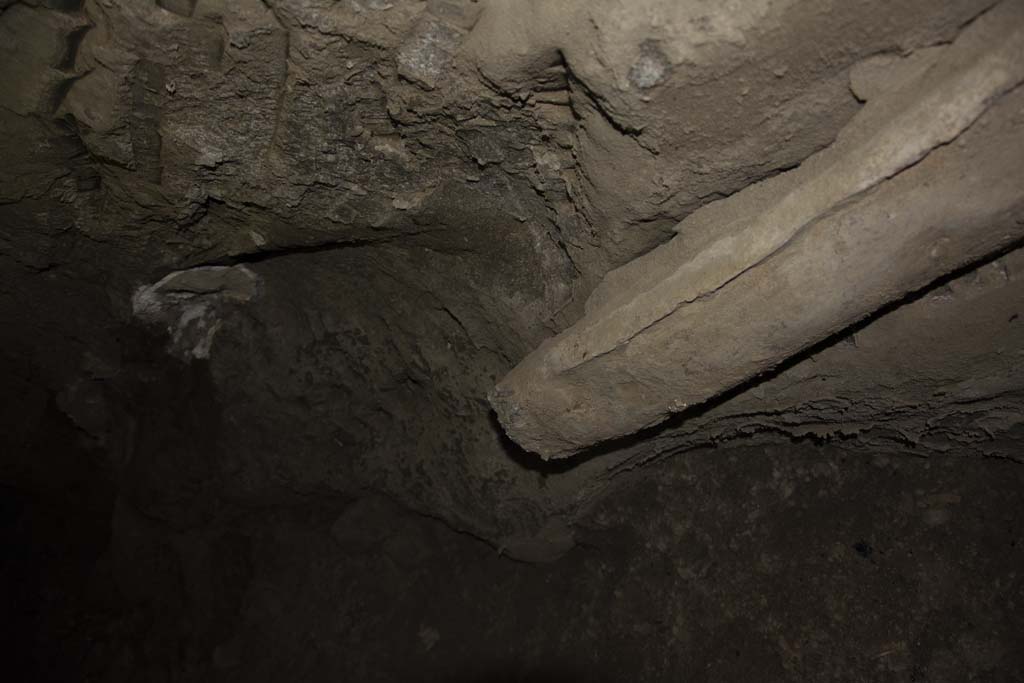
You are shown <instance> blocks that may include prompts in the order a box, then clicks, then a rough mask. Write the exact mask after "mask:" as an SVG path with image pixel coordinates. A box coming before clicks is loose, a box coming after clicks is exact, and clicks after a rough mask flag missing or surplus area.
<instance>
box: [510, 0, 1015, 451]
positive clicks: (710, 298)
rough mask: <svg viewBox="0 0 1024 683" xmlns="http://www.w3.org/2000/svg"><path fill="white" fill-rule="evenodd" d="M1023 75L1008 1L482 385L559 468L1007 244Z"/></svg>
mask: <svg viewBox="0 0 1024 683" xmlns="http://www.w3.org/2000/svg"><path fill="white" fill-rule="evenodd" d="M1022 81H1024V6H1022V5H1020V4H1019V3H1004V4H1003V5H1001V6H999V7H997V8H996V9H994V10H993V11H991V12H989V13H988V14H986V15H985V16H983V17H982V18H980V19H979V20H978V21H977V22H975V23H974V24H973V25H972V26H970V27H969V28H968V29H966V30H965V31H964V32H963V33H962V34H961V36H960V37H959V38H958V40H957V41H956V42H955V43H954V44H952V45H950V46H949V47H947V48H945V49H943V50H942V53H941V54H939V55H938V57H937V59H935V62H934V64H932V65H931V66H930V67H929V68H927V69H925V70H923V72H921V73H919V74H916V75H915V76H914V77H913V78H911V79H910V81H909V82H901V83H899V84H897V86H898V87H892V88H886V87H884V85H883V86H882V87H879V88H876V89H875V92H876V93H877V99H876V100H874V101H869V102H868V104H867V105H865V107H864V108H863V110H862V111H861V112H860V113H859V114H858V115H857V116H856V117H855V118H854V120H853V121H852V122H851V123H850V125H849V126H848V127H847V128H846V129H845V130H844V131H843V133H842V134H841V135H840V137H839V139H838V140H837V141H836V142H835V144H833V145H832V146H831V147H829V148H828V149H826V150H825V151H823V152H821V153H820V154H818V155H816V156H815V157H812V158H811V159H809V160H808V161H807V162H805V163H804V164H803V165H801V167H800V168H798V169H796V170H794V171H791V172H789V173H786V174H783V175H781V176H777V177H776V178H773V179H771V180H769V181H766V182H764V183H761V184H758V185H755V186H752V187H749V188H747V189H746V190H744V191H743V192H741V193H739V194H737V195H734V196H733V197H730V198H729V199H726V200H723V201H721V202H718V203H716V204H712V205H709V206H708V207H706V208H704V209H702V210H701V211H698V212H697V213H695V214H693V215H692V216H690V217H689V218H688V219H686V220H685V221H683V223H682V224H680V226H679V227H678V228H677V232H678V233H679V234H678V236H677V237H676V238H675V239H673V240H672V241H671V242H669V243H668V244H666V245H664V246H662V247H660V248H658V249H656V250H655V251H653V252H651V253H649V254H647V255H645V256H644V257H642V258H640V259H637V260H636V261H634V262H632V263H630V264H627V265H626V266H624V267H623V268H620V269H619V270H617V271H614V272H612V273H611V274H609V276H608V277H607V278H606V279H605V281H604V282H603V283H602V285H601V286H600V287H598V289H597V290H596V291H595V293H594V294H593V296H592V297H591V300H590V301H589V302H588V305H587V313H586V315H585V316H584V317H583V319H582V320H580V321H579V322H578V323H577V324H576V325H575V326H573V327H572V328H570V329H568V330H566V331H565V332H563V333H562V334H560V335H558V336H557V337H555V338H554V339H551V340H549V341H547V342H546V343H544V344H542V345H541V346H540V348H538V349H537V350H536V351H534V352H533V353H532V354H530V355H529V356H528V357H527V358H526V359H525V360H524V361H523V362H522V363H520V364H519V365H518V366H517V367H516V368H514V369H513V370H512V372H511V373H509V375H508V376H507V377H505V378H504V379H503V380H502V381H501V382H500V383H499V384H498V386H497V387H496V389H495V390H494V391H493V392H492V395H491V402H492V404H493V406H494V408H495V410H496V411H497V413H498V416H499V418H500V419H501V421H502V424H503V425H504V426H505V428H506V430H507V431H508V433H509V435H510V436H511V437H512V438H513V439H515V440H516V441H517V442H518V443H519V444H520V445H522V446H523V447H525V448H527V449H529V450H531V451H534V452H537V453H539V454H540V455H541V456H543V457H545V458H560V457H568V456H570V455H573V454H575V453H578V452H580V451H581V450H584V449H586V448H588V447H590V446H592V445H594V444H596V443H599V442H602V441H606V440H610V439H614V438H617V437H621V436H624V435H628V434H631V433H633V432H636V431H638V430H641V429H643V428H645V427H649V426H652V425H655V424H658V423H659V422H661V421H662V420H664V419H665V418H666V417H668V416H669V415H671V414H673V413H677V412H680V411H682V410H684V409H686V408H687V407H690V406H693V405H698V404H701V403H704V402H706V401H708V400H709V399H711V398H713V397H715V396H717V395H720V394H722V393H723V392H725V391H728V390H730V389H732V388H735V387H737V386H740V385H742V384H743V383H744V382H747V381H750V380H751V379H753V378H755V377H757V376H758V375H761V374H763V373H765V372H768V371H771V370H772V369H773V368H775V367H777V366H778V365H780V364H781V363H783V362H784V361H786V360H787V359H788V358H791V357H792V356H794V355H795V354H798V353H800V352H801V351H803V350H805V349H807V348H808V347H809V346H811V345H813V344H815V343H818V342H820V341H822V340H824V339H826V338H828V337H829V336H831V335H833V334H835V333H837V332H839V331H841V330H843V329H845V328H847V327H848V326H850V325H852V324H854V323H856V322H857V321H859V320H862V319H863V318H865V317H866V316H868V315H870V314H871V313H873V312H874V311H876V310H878V309H879V308H881V307H883V306H885V305H886V304H889V303H891V302H894V301H898V300H899V299H900V298H902V297H904V296H906V295H907V294H908V293H910V292H914V291H916V290H919V289H920V288H922V287H925V286H927V285H928V284H929V283H931V282H933V281H934V280H936V279H937V278H940V277H942V276H943V275H945V274H947V273H950V272H952V271H954V270H957V269H959V268H962V267H964V266H966V265H969V264H971V263H973V262H976V261H978V260H980V259H983V258H985V257H986V256H989V255H991V254H993V253H996V252H998V251H999V250H1001V249H1005V248H1006V247H1007V246H1008V245H1011V244H1014V243H1015V242H1017V241H1018V240H1020V239H1021V238H1022V237H1024V192H1022V190H1021V188H1022V187H1024V167H1022V165H1021V163H1020V162H1021V160H1022V159H1024V126H1022V122H1021V119H1020V115H1019V112H1020V111H1021V110H1022V107H1024V92H1022V90H1021V89H1020V88H1019V87H1018V86H1019V85H1020V84H1021V82H1022ZM950 143H954V144H950Z"/></svg>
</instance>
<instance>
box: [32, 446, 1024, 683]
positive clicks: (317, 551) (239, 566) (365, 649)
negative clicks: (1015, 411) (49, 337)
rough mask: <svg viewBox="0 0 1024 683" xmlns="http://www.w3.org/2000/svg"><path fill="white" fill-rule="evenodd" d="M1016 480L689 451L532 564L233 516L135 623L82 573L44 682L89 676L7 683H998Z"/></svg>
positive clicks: (459, 545) (399, 535)
mask: <svg viewBox="0 0 1024 683" xmlns="http://www.w3.org/2000/svg"><path fill="white" fill-rule="evenodd" d="M1022 478H1024V469H1022V468H1021V467H1020V466H1019V465H1015V464H1013V463H1008V462H983V461H978V460H975V459H972V458H961V457H956V456H947V457H934V458H927V459H926V458H911V457H907V456H903V455H897V454H893V455H881V454H878V455H874V456H850V455H847V454H844V453H842V452H840V451H836V450H835V449H831V448H821V447H816V446H813V445H811V444H808V443H799V444H792V445H790V446H787V447H771V448H740V449H731V450H729V451H728V452H723V451H714V450H711V451H705V452H699V453H692V454H689V455H687V456H685V457H681V458H676V459H673V460H670V461H667V462H664V463H661V464H659V465H657V466H654V467H651V468H648V470H646V471H645V472H643V473H642V474H639V475H637V476H636V480H635V481H634V482H632V485H631V486H630V487H628V490H627V491H626V492H624V493H623V494H622V495H620V496H616V497H615V498H613V499H612V500H610V501H609V502H608V503H606V504H604V505H601V506H598V507H597V508H596V509H593V510H591V511H590V512H589V514H588V515H587V518H586V521H585V522H584V523H583V524H582V527H583V532H582V535H581V539H580V545H579V546H578V547H577V548H576V549H574V550H573V551H571V552H570V553H569V554H568V555H567V556H566V557H564V558H563V559H561V560H560V561H558V562H556V563H552V564H540V565H532V564H526V563H521V562H516V561H513V560H511V559H509V558H508V557H505V556H503V555H502V554H501V553H500V552H497V551H495V549H494V548H493V547H491V546H489V545H487V544H485V543H482V542H480V541H478V540H476V539H473V538H470V537H468V536H466V535H464V534H459V533H455V532H453V531H452V530H451V529H450V528H449V527H448V526H446V525H444V524H443V523H441V522H439V521H437V520H434V519H430V518H426V517H423V516H421V515H417V514H415V513H411V512H408V511H403V510H402V509H401V508H398V507H397V506H395V505H394V504H393V503H392V502H390V501H388V500H386V499H382V498H378V497H374V498H364V499H359V500H355V501H352V502H350V503H349V504H347V505H338V504H323V503H322V502H321V503H320V504H312V502H311V503H310V504H309V505H306V506H299V507H292V508H289V509H282V510H278V511H273V512H271V511H264V512H261V513H256V512H251V513H248V514H238V515H234V516H232V517H231V518H229V519H221V520H218V522H217V523H216V524H213V525H211V526H210V527H209V528H207V530H206V531H204V532H203V533H202V534H189V533H183V534H170V535H165V536H164V540H163V541H162V542H163V543H167V544H170V545H173V546H175V547H176V548H177V550H178V554H179V557H180V558H181V559H180V560H179V562H180V564H176V563H175V562H173V561H171V560H170V559H169V557H166V556H162V555H161V554H160V552H159V550H158V549H157V548H154V547H151V549H150V551H149V553H151V554H145V553H143V554H139V555H137V556H135V557H134V558H132V562H131V565H132V566H133V567H134V568H135V571H139V572H142V571H144V570H143V569H142V567H146V570H145V571H146V572H147V573H148V575H147V576H145V577H139V580H140V581H141V583H140V590H141V592H140V593H139V594H138V595H137V596H136V598H137V599H138V600H140V602H138V603H136V606H135V608H134V609H129V610H125V609H124V606H123V604H122V605H120V607H118V606H117V605H116V604H115V605H111V606H109V607H108V608H107V609H106V610H105V611H104V610H103V609H101V608H102V606H103V604H104V603H103V597H104V595H103V593H102V592H101V589H100V588H97V586H98V587H102V586H104V585H105V581H104V577H103V572H104V570H106V571H109V567H110V564H109V558H108V559H107V560H106V561H102V562H100V563H99V565H98V569H97V570H95V573H94V574H93V576H92V582H93V587H94V588H93V591H94V592H93V594H92V595H91V596H90V599H91V600H92V602H88V603H84V604H78V605H75V606H73V609H69V610H67V611H65V612H62V613H60V614H61V615H62V616H63V617H64V622H62V623H61V625H60V626H61V628H62V629H63V630H61V631H60V632H58V633H53V632H52V631H46V630H43V631H42V632H41V633H42V634H45V635H47V636H50V637H51V638H52V639H48V640H47V643H48V644H49V648H48V649H47V650H46V651H45V652H42V653H40V655H41V665H42V666H43V667H54V663H55V662H63V663H65V666H66V665H67V664H66V663H67V662H68V661H74V662H76V663H78V664H79V665H80V666H81V669H72V670H73V671H82V672H88V673H87V674H83V676H82V677H81V678H74V677H73V676H72V677H69V678H64V679H61V678H52V679H51V678H48V677H47V676H45V675H40V676H39V677H38V678H30V679H25V680H72V679H74V680H110V681H122V680H123V681H132V680H153V681H194V680H217V681H281V680H290V681H324V680H359V681H407V680H422V681H466V682H470V681H480V682H483V681H624V680H638V681H677V680H692V681H749V680H763V681H807V680H815V681H818V680H836V681H854V680H856V681H868V680H870V681H929V682H932V681H935V682H942V681H949V682H950V683H952V682H954V681H968V680H984V681H1007V682H1009V681H1017V680H1021V677H1022V676H1024V658H1022V656H1021V653H1022V652H1024V642H1022V635H1021V633H1022V632H1021V629H1020V623H1021V619H1022V618H1024V577H1022V576H1021V573H1020V568H1021V566H1024V548H1022V543H1024V538H1022V536H1021V528H1024V498H1022V496H1024V493H1022V492H1024V481H1022ZM117 516H120V517H121V519H120V521H119V522H118V524H119V525H120V526H122V527H125V526H133V527H135V528H136V530H137V531H139V530H141V529H145V528H146V526H147V524H150V523H147V522H146V521H144V520H139V519H128V517H130V514H128V513H127V512H126V511H124V510H122V511H120V512H119V513H117ZM150 533H152V537H153V538H158V537H159V536H160V533H159V532H155V531H154V530H152V529H151V530H150ZM161 559H163V560H167V561H169V562H171V565H172V566H169V567H165V568H164V569H165V572H169V573H170V576H169V577H167V576H164V577H161V575H160V573H159V572H156V571H154V569H153V563H154V562H158V561H159V560H161ZM83 566H84V565H83ZM122 571H124V570H122ZM105 578H106V582H109V580H110V577H105ZM161 581H163V583H161ZM169 585H174V586H176V587H177V590H180V591H182V592H181V593H180V594H179V595H178V597H177V599H168V593H167V590H168V586H169ZM108 599H109V597H108ZM48 609H49V610H50V613H47V612H46V610H43V613H44V616H52V612H53V611H54V610H55V606H54V603H51V604H49V605H48ZM43 624H44V626H48V627H50V628H54V627H53V625H52V623H51V624H48V623H46V622H43ZM54 648H57V649H59V650H60V651H61V654H62V655H64V656H68V655H74V656H75V659H73V660H72V659H70V658H69V659H68V660H65V659H63V658H62V657H56V658H55V657H54V655H55V651H54ZM51 673H53V670H52V669H51Z"/></svg>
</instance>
